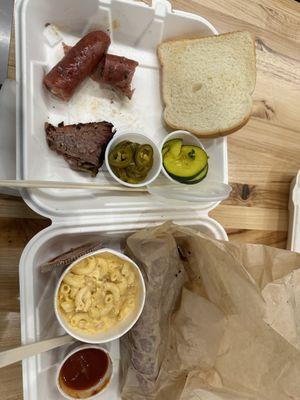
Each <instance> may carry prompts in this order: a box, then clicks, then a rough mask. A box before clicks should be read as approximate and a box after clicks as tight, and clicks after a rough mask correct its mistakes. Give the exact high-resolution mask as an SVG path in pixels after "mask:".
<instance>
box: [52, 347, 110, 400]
mask: <svg viewBox="0 0 300 400" xmlns="http://www.w3.org/2000/svg"><path fill="white" fill-rule="evenodd" d="M108 368H109V358H108V355H107V354H106V353H105V352H104V351H103V350H101V349H96V348H86V349H82V350H79V351H77V352H76V353H74V354H72V355H71V356H70V357H69V358H68V359H67V360H66V361H65V362H64V364H63V366H62V367H61V370H60V373H59V384H60V387H61V388H62V389H63V391H64V392H66V393H67V394H71V393H72V392H77V391H86V390H89V389H92V388H93V387H95V386H96V385H98V384H99V382H100V381H101V379H103V378H104V377H105V375H106V373H107V371H108ZM107 383H108V381H107V382H106V383H103V385H101V387H99V391H100V390H102V389H103V387H104V386H106V384H107ZM96 393H97V391H96ZM72 394H73V393H72Z"/></svg>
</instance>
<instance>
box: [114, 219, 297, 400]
mask: <svg viewBox="0 0 300 400" xmlns="http://www.w3.org/2000/svg"><path fill="white" fill-rule="evenodd" d="M127 252H128V254H129V255H130V256H131V257H132V258H133V259H134V260H136V261H137V263H138V264H139V265H140V267H141V270H142V272H143V275H144V278H145V283H146V289H147V294H146V303H145V308H144V310H143V313H142V315H141V317H140V319H139V321H138V322H137V323H136V325H135V326H134V327H133V329H132V330H131V331H130V332H129V334H127V335H126V336H125V337H123V338H122V340H121V354H122V357H121V372H122V374H121V375H122V392H121V396H122V399H123V400H129V399H130V400H142V399H143V400H298V399H300V269H298V268H299V267H300V254H297V253H292V252H289V251H286V250H279V249H275V248H270V247H266V246H262V245H245V244H235V243H230V242H222V241H217V240H214V239H212V238H209V237H208V236H205V235H203V234H200V233H198V232H196V231H193V230H191V229H188V228H184V227H181V226H177V225H174V224H171V223H167V224H164V225H162V226H160V227H158V228H151V229H145V230H142V231H139V232H137V233H135V234H134V235H132V236H130V237H129V238H128V240H127Z"/></svg>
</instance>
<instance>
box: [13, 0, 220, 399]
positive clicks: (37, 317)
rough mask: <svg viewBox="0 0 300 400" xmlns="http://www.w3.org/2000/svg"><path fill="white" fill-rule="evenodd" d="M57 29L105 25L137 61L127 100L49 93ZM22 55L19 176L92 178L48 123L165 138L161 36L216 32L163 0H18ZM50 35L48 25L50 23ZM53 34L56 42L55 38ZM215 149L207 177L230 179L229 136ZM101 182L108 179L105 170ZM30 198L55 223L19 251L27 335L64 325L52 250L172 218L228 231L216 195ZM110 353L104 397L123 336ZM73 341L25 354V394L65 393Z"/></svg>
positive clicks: (92, 92)
mask: <svg viewBox="0 0 300 400" xmlns="http://www.w3.org/2000/svg"><path fill="white" fill-rule="evenodd" d="M48 22H51V23H53V24H55V25H56V26H57V27H58V28H59V36H60V35H61V36H62V38H63V40H64V41H65V42H66V43H68V44H73V43H75V42H76V41H77V40H78V39H79V38H80V37H81V36H82V35H83V34H84V33H85V32H87V31H89V30H92V29H108V30H109V31H110V35H111V38H112V45H111V48H110V52H112V53H116V54H119V55H124V56H127V57H129V58H133V59H135V60H137V61H139V63H140V66H139V68H138V69H137V73H136V75H135V78H134V86H135V87H136V92H135V94H134V96H133V99H132V101H131V102H127V101H126V102H123V103H122V104H121V105H120V104H119V103H118V102H116V101H114V103H113V104H111V93H110V92H107V91H104V90H102V92H99V88H98V87H95V86H94V83H93V82H92V81H91V80H87V81H86V82H85V83H84V84H83V85H82V87H81V90H80V91H78V93H77V94H76V95H75V96H74V97H73V98H72V100H71V101H70V102H69V103H68V104H66V103H62V102H59V101H58V100H55V99H53V98H52V97H51V96H50V95H49V94H48V93H47V92H46V91H45V90H44V89H43V87H42V84H41V82H42V78H43V75H44V72H45V71H47V70H48V69H49V68H50V67H51V66H52V65H54V64H55V63H56V61H57V60H58V59H59V58H60V57H61V56H62V48H61V42H59V40H60V38H59V36H58V37H52V39H53V42H52V43H51V40H50V41H49V40H48V42H47V40H46V39H45V36H44V34H45V24H46V23H48ZM15 26H16V61H17V178H19V179H41V180H42V179H45V180H62V181H87V180H91V178H88V177H87V176H86V175H80V174H79V173H77V172H74V171H72V170H70V169H69V168H68V166H67V165H66V164H65V162H64V160H63V159H62V158H60V157H59V156H57V155H56V154H55V153H53V152H52V151H50V150H49V149H48V147H47V144H46V141H45V134H44V129H43V124H44V122H45V121H50V122H53V123H57V122H60V121H61V120H64V121H65V123H72V122H79V121H81V122H89V121H91V120H101V119H106V120H108V121H112V122H113V123H115V125H116V126H117V128H120V129H122V130H124V129H127V128H128V127H129V128H131V129H132V130H139V131H140V132H141V133H144V134H147V135H151V138H152V139H153V140H154V141H156V142H157V143H159V142H160V141H161V140H162V139H163V137H164V136H165V135H166V133H167V132H168V131H167V129H166V127H165V126H164V125H163V123H162V110H163V105H162V100H161V94H160V68H159V64H158V61H157V57H156V47H157V44H158V43H160V42H161V41H162V40H166V39H168V38H172V37H175V36H180V35H186V34H198V35H210V34H216V33H217V31H216V29H215V28H214V27H213V26H212V25H211V24H210V23H209V22H208V21H206V20H205V19H204V18H201V17H200V16H197V15H192V14H188V13H185V12H181V11H174V10H172V9H171V5H170V3H169V2H167V1H165V0H157V1H153V4H152V6H147V5H146V4H144V3H139V2H136V1H130V0H85V1H84V2H83V1H82V0H51V1H46V0H16V7H15ZM48 39H49V32H48ZM49 43H50V44H49ZM202 142H203V145H204V146H205V148H206V149H207V151H208V153H209V155H210V179H211V180H212V181H219V182H223V183H227V180H228V177H227V144H226V138H219V139H210V140H203V141H202ZM97 180H98V182H107V181H108V180H109V177H108V174H107V173H105V172H104V173H103V172H101V173H100V174H99V176H98V177H97ZM21 194H22V196H23V198H24V200H25V201H26V202H27V204H28V205H29V206H30V207H31V208H32V209H34V210H35V211H37V212H38V213H40V214H42V215H44V216H47V217H49V218H51V219H52V222H53V223H52V225H51V226H50V227H48V228H47V229H45V230H43V231H41V232H40V233H39V234H37V235H36V236H35V237H34V238H33V239H32V240H31V241H30V242H29V243H28V245H27V246H26V248H25V249H24V252H23V254H22V257H21V260H20V300H21V330H22V343H24V344H25V343H30V342H34V341H37V340H41V339H45V338H47V337H52V336H55V335H59V334H62V333H63V331H62V328H60V326H59V324H58V322H57V321H56V319H55V315H54V310H53V295H54V288H55V283H56V282H57V280H58V278H59V273H60V271H58V270H56V271H53V272H52V273H51V274H50V275H49V274H42V273H41V272H40V270H39V265H40V264H41V263H43V262H44V261H46V260H48V259H51V258H52V257H53V256H54V255H57V254H60V253H61V252H63V251H65V250H67V249H69V248H70V247H74V246H76V245H80V244H82V243H84V242H86V241H88V240H90V239H91V238H93V239H95V238H98V239H99V238H101V239H103V241H104V244H105V245H106V246H107V247H111V248H114V249H116V250H120V247H122V244H123V243H124V242H125V238H126V236H127V235H128V234H130V233H133V232H134V231H136V230H138V229H141V228H144V227H145V226H153V225H157V224H159V223H161V222H163V221H166V220H173V221H174V222H176V223H179V224H183V225H185V226H193V227H194V228H196V229H198V230H199V231H201V232H203V233H207V234H209V235H210V236H212V237H214V238H217V239H223V240H226V239H227V235H226V232H225V230H224V229H223V228H222V226H221V225H220V224H219V223H218V222H216V221H214V220H212V219H211V218H209V217H208V212H209V211H210V210H211V209H213V208H214V207H215V206H216V205H217V204H218V203H217V202H216V201H215V202H214V201H210V202H207V203H200V204H195V203H192V204H190V205H187V204H186V203H185V204H182V203H171V202H167V201H160V200H159V199H155V198H154V197H152V196H149V195H144V194H143V195H137V194H136V193H135V194H134V193H128V194H121V195H118V196H116V195H112V194H111V193H110V192H99V193H97V192H95V191H87V190H76V191H71V190H68V191H65V190H50V189H47V190H32V191H30V190H23V191H22V192H21ZM107 348H108V350H109V351H110V354H111V357H112V359H113V362H114V368H115V374H114V381H113V384H112V385H111V387H110V389H109V390H108V391H107V392H105V394H103V396H102V397H101V398H102V399H103V400H105V399H109V400H115V399H119V398H120V396H119V385H118V367H119V357H120V355H119V342H118V341H115V342H112V343H110V344H107ZM69 349H70V346H65V347H62V348H59V349H57V350H54V351H51V352H47V353H44V354H41V355H39V356H35V357H31V358H28V359H26V360H24V361H23V387H24V399H25V400H40V399H43V398H47V400H54V399H61V398H62V397H61V395H60V394H59V393H58V391H57V390H56V387H55V369H56V366H57V365H58V363H59V362H60V361H61V360H62V359H63V357H64V356H65V354H66V352H67V351H68V350H69Z"/></svg>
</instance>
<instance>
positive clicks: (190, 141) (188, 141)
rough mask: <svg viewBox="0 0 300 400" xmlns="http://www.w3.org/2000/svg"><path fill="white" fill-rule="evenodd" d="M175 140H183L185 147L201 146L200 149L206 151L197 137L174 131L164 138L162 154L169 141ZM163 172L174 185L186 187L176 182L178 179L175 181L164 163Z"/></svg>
mask: <svg viewBox="0 0 300 400" xmlns="http://www.w3.org/2000/svg"><path fill="white" fill-rule="evenodd" d="M173 139H182V143H183V144H184V145H191V146H199V147H201V148H202V149H203V150H204V151H205V148H204V146H203V144H202V143H201V142H200V140H199V139H198V138H197V137H196V136H195V135H193V134H192V133H190V132H188V131H174V132H171V133H169V134H168V135H167V136H166V137H165V138H164V140H163V141H162V142H161V145H160V154H162V149H163V147H164V145H165V143H166V142H168V141H169V140H173ZM162 172H163V174H164V175H165V177H166V178H168V179H169V180H170V181H172V182H174V183H177V184H180V185H185V183H183V182H179V181H176V179H173V178H172V177H171V176H170V175H169V174H168V173H167V171H166V170H165V167H164V166H163V163H162Z"/></svg>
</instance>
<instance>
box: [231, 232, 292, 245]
mask: <svg viewBox="0 0 300 400" xmlns="http://www.w3.org/2000/svg"><path fill="white" fill-rule="evenodd" d="M226 232H227V235H228V238H229V240H230V241H232V242H236V243H253V244H257V243H259V244H264V245H267V246H272V247H277V248H280V249H286V241H287V233H286V232H276V231H256V230H243V229H226Z"/></svg>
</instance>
